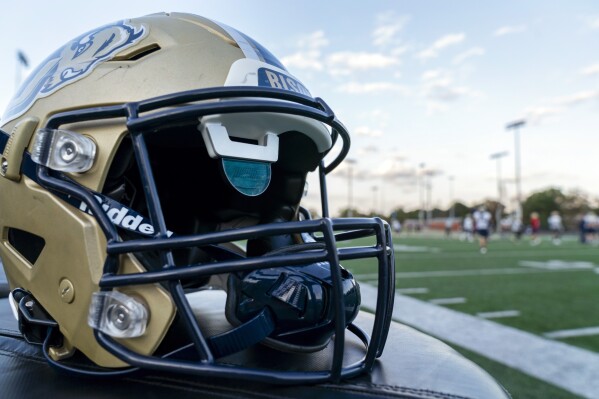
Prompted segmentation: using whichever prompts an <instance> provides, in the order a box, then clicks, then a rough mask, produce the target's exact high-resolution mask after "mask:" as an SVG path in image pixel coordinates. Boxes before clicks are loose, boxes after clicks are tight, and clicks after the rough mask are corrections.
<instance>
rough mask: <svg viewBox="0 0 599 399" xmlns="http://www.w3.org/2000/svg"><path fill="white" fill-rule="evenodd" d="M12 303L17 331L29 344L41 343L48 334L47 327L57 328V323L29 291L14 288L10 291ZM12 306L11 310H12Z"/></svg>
mask: <svg viewBox="0 0 599 399" xmlns="http://www.w3.org/2000/svg"><path fill="white" fill-rule="evenodd" d="M10 296H11V298H12V301H14V302H13V305H14V304H16V313H17V320H18V322H19V331H21V334H23V337H24V338H25V340H26V341H27V342H29V343H30V344H36V345H41V344H43V343H44V340H45V339H46V336H47V335H48V328H58V323H57V322H56V321H55V320H54V319H52V317H50V315H49V314H48V313H47V312H46V310H45V309H44V308H43V307H42V306H41V305H40V304H39V303H37V301H36V300H35V298H34V297H33V295H31V293H29V292H27V291H25V290H24V289H22V288H16V289H14V290H13V291H12V292H11V293H10ZM14 310H15V309H14V308H13V312H14Z"/></svg>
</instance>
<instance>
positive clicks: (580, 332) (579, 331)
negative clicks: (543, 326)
mask: <svg viewBox="0 0 599 399" xmlns="http://www.w3.org/2000/svg"><path fill="white" fill-rule="evenodd" d="M543 335H544V336H545V337H547V338H551V339H560V338H573V337H586V336H589V335H599V327H584V328H575V329H572V330H558V331H551V332H546V333H544V334H543Z"/></svg>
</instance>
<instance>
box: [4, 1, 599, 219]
mask: <svg viewBox="0 0 599 399" xmlns="http://www.w3.org/2000/svg"><path fill="white" fill-rule="evenodd" d="M160 11H167V12H168V11H181V12H191V13H195V14H199V15H202V16H204V17H208V18H211V19H214V20H216V21H219V22H223V23H225V24H227V25H230V26H232V27H235V28H236V29H238V30H240V31H242V32H244V33H245V34H247V35H249V36H251V37H253V38H254V39H255V40H257V41H258V42H259V43H261V44H262V45H264V46H265V47H266V48H268V49H269V50H270V51H271V52H272V53H273V54H275V55H276V56H277V57H278V58H279V59H280V60H281V61H282V62H283V64H284V65H285V66H286V67H287V69H288V70H289V71H290V72H291V74H293V75H295V76H296V77H297V78H298V79H299V80H301V81H302V82H303V83H304V85H305V86H306V87H308V88H309V90H310V91H311V92H312V94H313V95H315V96H319V97H322V98H323V99H324V100H325V101H326V102H327V103H328V104H329V105H330V106H331V108H332V109H333V111H335V113H336V115H337V116H338V118H339V119H340V120H341V121H342V122H343V123H344V124H345V126H346V127H348V129H349V131H350V134H351V136H352V148H351V150H350V153H349V155H348V159H351V160H352V161H353V162H351V163H346V164H343V165H341V166H340V167H339V168H338V169H337V170H336V171H334V172H333V173H332V174H331V175H330V178H329V183H328V184H329V187H328V191H329V198H330V206H331V212H332V213H333V214H334V213H335V212H338V211H339V210H340V209H342V208H345V207H347V206H348V205H349V204H350V202H351V205H352V206H353V207H355V208H358V209H359V210H361V211H363V212H369V211H376V212H379V213H383V214H388V213H389V212H390V210H391V209H393V208H397V207H401V208H404V209H406V210H411V209H416V208H418V207H419V206H421V205H422V204H423V202H428V203H430V204H431V205H432V206H435V207H440V208H447V207H448V206H449V204H450V203H451V202H453V201H461V202H463V203H466V204H467V205H472V206H473V205H475V204H477V203H479V202H481V201H483V200H485V199H492V200H496V199H497V198H498V196H499V187H498V182H499V181H501V182H502V183H501V184H502V187H503V188H504V192H505V195H504V197H503V198H504V202H506V203H507V204H508V205H513V204H514V202H513V201H514V199H515V196H516V184H515V181H516V164H517V160H518V157H517V156H516V151H515V147H516V141H517V142H518V145H519V148H520V157H519V160H520V165H521V167H520V177H521V179H520V181H521V187H522V194H523V196H524V197H526V196H527V195H529V194H531V193H533V192H536V191H540V190H543V189H546V188H549V187H556V188H559V189H562V190H564V191H572V190H580V191H582V192H583V193H586V194H588V195H589V196H590V197H591V198H599V185H598V184H597V183H598V179H597V178H596V170H597V169H598V167H599V157H598V156H597V153H598V152H599V51H598V50H599V3H598V2H596V1H591V0H588V1H577V0H570V1H559V2H558V1H547V0H531V1H526V2H522V1H516V0H504V1H495V2H477V1H474V0H471V1H465V0H454V1H441V0H439V1H432V0H412V1H405V0H404V1H378V0H369V1H367V2H366V1H352V2H350V1H336V0H330V1H326V2H323V1H311V0H306V1H295V2H289V1H274V0H272V1H271V0H255V1H244V0H221V1H218V2H214V1H201V0H193V1H177V0H169V1H147V0H146V1H138V0H127V1H112V0H104V1H102V2H101V3H98V5H94V3H90V2H81V1H77V2H75V1H67V0H64V1H60V0H56V1H53V2H36V4H35V5H32V4H31V3H30V2H15V3H12V4H11V7H5V9H4V10H3V12H2V13H1V14H0V54H3V55H4V59H3V61H2V62H1V63H0V109H1V110H3V109H4V108H5V107H6V105H7V104H8V102H9V100H10V98H11V96H12V93H13V92H14V90H15V85H16V82H17V81H19V80H20V79H22V78H23V77H25V76H26V75H27V73H28V72H30V71H31V70H32V69H33V68H32V67H33V66H35V65H37V64H38V63H40V62H41V61H43V60H44V59H45V57H46V56H48V55H49V54H50V53H51V52H53V51H54V50H55V49H57V48H58V47H60V46H62V45H63V44H64V43H66V42H67V41H69V40H71V39H73V38H74V37H76V36H78V35H80V34H81V33H84V32H86V31H88V30H90V29H92V28H95V27H98V26H101V25H104V24H106V23H109V22H113V21H116V20H121V19H125V18H132V17H137V16H142V15H146V14H150V13H154V12H160ZM18 50H20V51H22V52H23V53H24V54H25V55H26V57H27V59H28V61H29V64H30V67H29V68H24V67H22V66H21V65H20V64H19V62H18V60H17V56H16V54H17V51H18ZM518 120H524V121H525V122H526V124H525V125H524V126H523V127H522V128H521V129H519V131H518V134H516V132H515V131H514V130H510V129H506V125H507V124H509V123H511V122H514V121H518ZM517 136H518V137H519V140H516V137H517ZM496 153H507V154H505V156H502V157H501V158H499V159H498V160H497V159H492V158H491V154H496ZM350 176H351V181H352V185H351V187H352V189H351V191H350V189H349V187H350ZM425 183H426V184H425ZM317 185H318V181H317V180H316V179H314V177H311V178H310V190H309V194H308V197H307V198H306V201H307V203H308V205H313V204H316V202H315V201H316V200H317V196H316V194H318V190H317V188H316V187H317ZM427 187H429V188H427ZM429 198H430V201H429V200H428V199H429Z"/></svg>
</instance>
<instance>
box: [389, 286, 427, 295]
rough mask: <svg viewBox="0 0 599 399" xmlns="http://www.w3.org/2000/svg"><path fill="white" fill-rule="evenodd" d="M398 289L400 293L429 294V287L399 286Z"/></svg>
mask: <svg viewBox="0 0 599 399" xmlns="http://www.w3.org/2000/svg"><path fill="white" fill-rule="evenodd" d="M396 291H397V292H398V293H400V294H409V295H416V294H428V288H420V287H414V288H398V289H397V290H396Z"/></svg>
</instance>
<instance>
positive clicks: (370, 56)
mask: <svg viewBox="0 0 599 399" xmlns="http://www.w3.org/2000/svg"><path fill="white" fill-rule="evenodd" d="M326 64H327V66H328V67H329V71H330V72H331V73H333V74H334V75H349V74H351V73H352V72H354V71H364V70H368V69H381V68H387V67H390V66H393V65H397V64H399V60H398V59H397V58H394V57H389V56H387V55H384V54H381V53H367V52H352V51H341V52H337V53H333V54H331V55H329V56H328V57H327V59H326Z"/></svg>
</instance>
